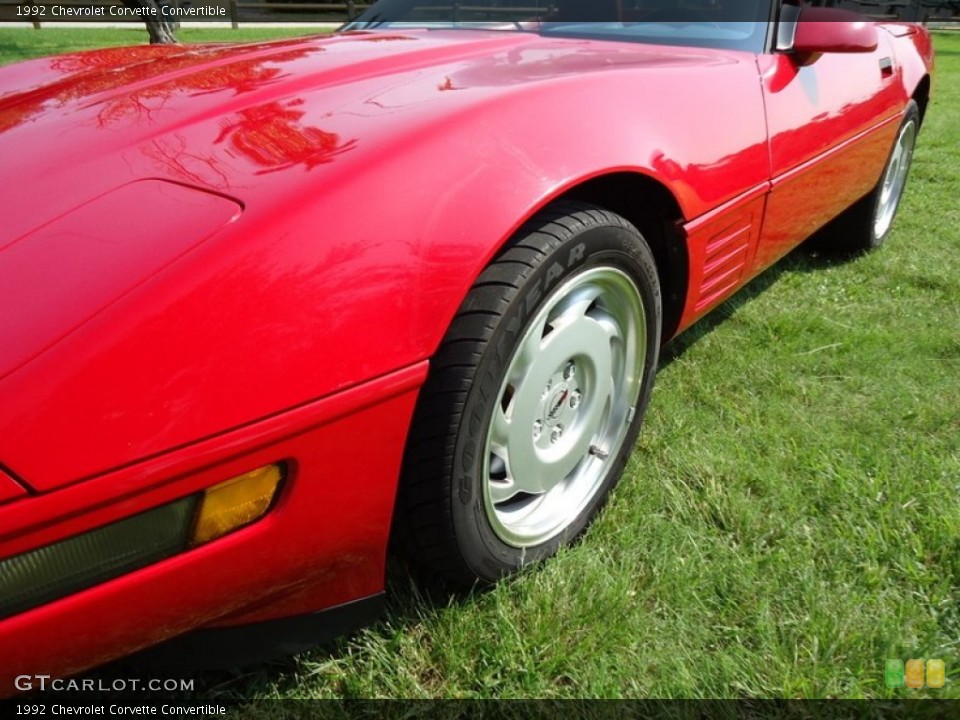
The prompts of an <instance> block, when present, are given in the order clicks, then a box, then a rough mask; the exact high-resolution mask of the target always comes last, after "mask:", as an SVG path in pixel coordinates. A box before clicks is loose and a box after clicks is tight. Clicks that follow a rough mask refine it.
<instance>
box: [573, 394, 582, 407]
mask: <svg viewBox="0 0 960 720" xmlns="http://www.w3.org/2000/svg"><path fill="white" fill-rule="evenodd" d="M582 401H583V395H581V394H580V393H578V392H574V393H571V395H570V409H571V410H576V409H577V408H578V407H580V403H581V402H582Z"/></svg>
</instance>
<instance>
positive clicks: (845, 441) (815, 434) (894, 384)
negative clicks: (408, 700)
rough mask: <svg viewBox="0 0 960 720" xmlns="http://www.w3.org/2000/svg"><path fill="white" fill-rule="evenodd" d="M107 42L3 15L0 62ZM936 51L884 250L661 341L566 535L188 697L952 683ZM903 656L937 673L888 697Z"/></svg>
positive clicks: (802, 273) (829, 692)
mask: <svg viewBox="0 0 960 720" xmlns="http://www.w3.org/2000/svg"><path fill="white" fill-rule="evenodd" d="M279 32H284V31H279ZM286 32H287V33H289V32H291V31H290V30H287V31H286ZM88 33H89V34H88ZM274 34H275V33H274V32H273V31H271V32H266V31H264V32H261V31H252V30H251V31H244V33H243V35H238V34H235V33H233V32H231V31H229V30H225V31H203V32H202V33H199V32H197V33H194V32H185V33H183V38H184V39H185V40H200V39H218V40H219V39H224V38H234V37H236V38H239V37H243V38H244V39H248V38H251V37H253V36H254V35H256V36H257V37H264V36H267V35H274ZM128 38H129V39H131V40H134V41H140V40H141V39H142V38H140V36H139V34H137V33H134V32H133V31H126V30H123V31H107V30H102V31H85V30H65V31H60V30H53V29H44V30H41V31H32V30H12V29H4V30H0V59H3V60H7V61H9V60H12V59H14V58H17V57H25V56H27V55H33V54H45V53H51V52H56V51H61V50H68V49H73V48H78V47H89V46H92V45H105V44H114V43H119V42H126V41H128ZM936 44H937V49H938V54H939V55H938V77H937V81H936V84H935V99H934V102H933V104H932V107H931V108H930V111H929V113H928V118H927V122H926V124H925V126H924V129H923V132H922V133H921V136H920V144H919V147H918V150H917V153H916V159H915V166H914V172H913V175H912V178H911V181H910V185H909V187H908V192H907V196H906V199H905V201H904V206H903V208H902V211H901V214H900V216H899V218H898V221H897V228H896V231H895V234H894V235H893V237H892V238H891V239H890V241H889V243H888V245H887V246H886V247H884V248H883V249H882V250H880V251H878V252H875V253H873V254H871V255H869V256H865V257H860V258H856V259H853V260H847V261H840V260H838V259H836V258H831V257H829V256H826V255H822V254H817V253H815V252H811V251H810V250H805V249H801V250H800V251H798V252H796V253H794V254H793V255H791V256H790V257H788V258H787V259H785V260H784V261H783V262H781V263H780V264H779V265H778V266H777V267H775V268H774V269H772V270H770V271H768V272H767V273H766V274H764V275H763V276H762V277H760V278H759V279H758V280H756V281H755V282H754V283H753V284H752V285H750V286H749V287H748V288H747V289H746V291H744V292H742V293H741V294H740V295H739V296H738V297H736V298H734V299H733V300H731V301H730V302H728V303H726V304H725V305H723V306H722V307H721V308H720V309H719V310H718V311H716V312H715V313H714V314H713V315H712V316H711V317H710V318H708V319H707V320H705V321H703V322H701V323H700V324H698V325H697V326H695V327H694V328H693V329H692V330H690V331H688V332H687V333H685V334H684V335H683V336H681V337H680V338H679V339H678V340H676V341H675V342H674V343H673V344H672V345H671V346H668V348H667V349H666V350H665V357H664V360H663V366H662V370H661V372H660V374H659V377H658V380H657V387H656V390H655V392H654V397H653V401H652V404H651V407H650V411H649V416H648V419H647V422H646V425H645V428H644V431H643V433H642V435H641V438H640V441H639V443H638V445H637V448H636V451H635V452H634V454H633V457H632V460H631V463H630V466H629V468H628V471H627V473H626V475H625V477H624V479H623V481H622V483H621V484H620V486H619V487H618V489H617V490H616V491H615V493H614V495H613V497H612V499H611V502H610V504H609V505H608V506H607V508H606V510H605V511H604V512H603V514H602V515H601V516H600V517H599V519H598V521H597V522H596V523H595V524H594V525H593V527H592V528H591V529H590V531H589V532H588V533H587V534H586V536H585V537H584V538H583V540H582V542H580V543H579V544H577V545H576V546H575V547H573V548H571V549H568V550H566V551H564V552H562V553H561V554H560V556H559V557H557V558H556V559H554V560H552V561H551V562H549V563H546V564H545V565H543V566H542V567H537V568H534V569H531V570H530V571H528V572H526V573H525V574H523V575H522V576H521V577H519V578H517V579H515V580H512V581H510V582H505V583H503V584H501V585H500V586H498V587H497V588H495V589H493V590H491V591H489V592H484V593H476V594H473V595H470V596H467V597H457V598H443V597H441V598H439V599H437V598H433V599H428V598H426V597H424V593H423V592H422V591H420V590H418V588H417V586H416V585H414V584H413V583H412V582H411V581H410V580H409V579H408V575H407V574H406V573H404V572H403V571H402V569H400V568H397V569H395V571H394V572H393V573H392V577H391V582H390V592H391V601H390V608H389V611H388V613H387V614H386V616H385V617H384V619H383V620H382V622H380V623H378V624H377V625H375V626H373V627H371V628H368V629H367V630H364V631H362V632H361V633H359V634H357V635H355V636H353V637H351V638H347V639H344V640H342V641H340V642H339V643H337V644H336V645H335V646H333V647H328V648H325V649H318V650H316V651H314V652H311V653H308V654H305V655H303V656H301V657H299V658H296V659H291V660H288V661H283V662H278V663H271V664H265V665H262V666H258V667H255V668H252V669H247V670H244V671H237V672H236V673H229V674H227V675H223V674H211V675H208V676H204V677H203V678H202V679H201V680H202V682H203V683H205V685H206V686H207V687H208V688H210V689H209V690H208V691H207V692H206V694H208V695H209V694H210V693H213V694H219V695H223V696H229V695H233V696H239V697H258V698H272V697H284V698H292V697H296V698H307V697H309V698H336V697H415V698H432V697H502V698H521V697H552V698H564V697H584V696H586V697H603V698H618V697H646V696H658V697H690V698H694V697H715V696H722V697H730V696H735V697H743V696H750V697H754V696H777V697H782V696H786V697H810V698H813V697H844V698H858V697H889V696H918V695H919V696H931V697H953V698H960V604H958V603H960V230H958V228H960V202H958V198H960V169H958V168H960V123H958V122H957V118H958V117H960V34H954V35H949V34H940V35H938V36H937V37H936ZM35 50H36V52H34V51H35ZM917 657H918V658H942V659H943V660H945V661H946V665H947V674H948V678H949V679H948V684H947V686H946V687H945V688H944V689H942V690H923V691H912V690H888V689H886V687H885V685H884V662H885V660H886V659H888V658H900V659H903V660H906V659H907V658H917Z"/></svg>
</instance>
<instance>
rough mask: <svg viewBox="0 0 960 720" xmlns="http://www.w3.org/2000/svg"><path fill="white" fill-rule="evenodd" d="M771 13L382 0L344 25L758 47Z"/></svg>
mask: <svg viewBox="0 0 960 720" xmlns="http://www.w3.org/2000/svg"><path fill="white" fill-rule="evenodd" d="M770 14H771V3H770V0H550V1H549V2H547V1H546V0H476V2H472V3H469V4H467V3H464V4H460V3H451V2H450V0H379V2H377V3H376V4H374V5H373V6H372V7H371V8H369V9H368V10H367V11H365V12H364V13H363V14H362V15H360V16H359V17H358V18H357V19H356V20H355V21H354V22H352V23H349V24H348V25H346V26H345V28H344V29H346V30H382V29H387V28H397V27H405V28H409V27H420V28H424V27H425V28H443V29H448V28H460V29H496V30H513V31H520V32H536V33H540V34H541V35H544V36H547V37H571V38H589V39H595V40H620V41H633V42H644V43H656V44H661V45H684V46H693V47H712V48H729V49H737V50H750V51H753V52H760V51H761V50H762V49H763V45H764V42H765V40H766V34H767V25H768V21H769V20H770Z"/></svg>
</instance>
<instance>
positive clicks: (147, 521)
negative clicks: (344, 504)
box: [0, 465, 284, 620]
mask: <svg viewBox="0 0 960 720" xmlns="http://www.w3.org/2000/svg"><path fill="white" fill-rule="evenodd" d="M283 475H284V472H283V466H282V465H267V466H266V467H262V468H258V469H256V470H252V471H251V472H248V473H244V474H243V475H240V476H239V477H235V478H232V479H230V480H227V481H226V482H222V483H220V484H219V485H214V486H213V487H211V488H208V489H207V490H205V491H203V492H199V493H195V494H193V495H190V496H189V497H185V498H180V499H179V500H176V501H174V502H171V503H167V504H166V505H161V506H160V507H156V508H153V509H151V510H147V511H145V512H142V513H139V514H138V515H133V516H131V517H126V518H122V519H120V520H117V521H116V522H112V523H110V524H109V525H103V526H102V527H99V528H95V529H93V530H88V531H87V532H85V533H81V534H79V535H74V536H73V537H69V538H66V539H65V540H60V541H59V542H55V543H52V544H50V545H45V546H43V547H40V548H36V549H34V550H28V551H27V552H24V553H21V554H20V555H15V556H13V557H9V558H6V559H4V560H0V620H2V619H3V618H5V617H9V616H10V615H16V614H17V613H21V612H23V611H25V610H29V609H30V608H33V607H36V606H38V605H43V604H44V603H48V602H51V601H53V600H56V599H58V598H62V597H65V596H67V595H71V594H73V593H75V592H79V591H80V590H85V589H86V588H89V587H93V586H94V585H99V584H101V583H104V582H106V581H108V580H112V579H113V578H116V577H120V576H121V575H126V574H127V573H130V572H133V571H134V570H139V569H140V568H143V567H146V566H147V565H152V564H154V563H156V562H160V561H161V560H165V559H167V558H169V557H173V556H174V555H178V554H180V553H182V552H184V551H185V550H188V549H189V548H191V547H195V546H197V545H200V544H202V543H206V542H210V541H211V540H216V539H217V538H219V537H222V536H223V535H226V534H227V533H231V532H233V531H234V530H239V529H240V528H242V527H243V526H245V525H249V524H250V523H252V522H254V521H256V520H259V519H260V518H261V517H263V516H264V515H265V514H266V512H267V511H268V510H269V509H270V506H271V505H272V504H273V499H274V497H275V496H276V494H277V489H278V488H279V487H280V483H281V481H282V480H283Z"/></svg>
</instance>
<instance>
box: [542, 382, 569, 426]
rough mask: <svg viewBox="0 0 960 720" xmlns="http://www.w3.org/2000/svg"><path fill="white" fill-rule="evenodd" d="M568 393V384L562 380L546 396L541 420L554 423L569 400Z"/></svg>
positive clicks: (550, 423) (548, 423)
mask: <svg viewBox="0 0 960 720" xmlns="http://www.w3.org/2000/svg"><path fill="white" fill-rule="evenodd" d="M570 393H571V390H570V386H569V385H567V384H566V383H564V382H562V383H560V384H559V385H557V387H556V388H555V389H554V391H553V392H552V393H550V395H548V396H547V403H546V407H545V408H544V415H543V420H544V422H545V423H546V424H547V425H555V424H556V423H557V421H558V420H560V416H561V415H562V414H563V409H564V407H566V405H567V402H568V401H569V400H570Z"/></svg>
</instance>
